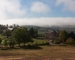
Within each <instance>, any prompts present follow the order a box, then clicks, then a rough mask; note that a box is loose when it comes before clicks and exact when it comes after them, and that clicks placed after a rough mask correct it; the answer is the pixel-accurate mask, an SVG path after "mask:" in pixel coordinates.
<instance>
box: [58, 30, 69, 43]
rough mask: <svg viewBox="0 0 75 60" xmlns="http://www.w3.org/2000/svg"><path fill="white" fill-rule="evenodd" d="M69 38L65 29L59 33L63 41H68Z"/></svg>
mask: <svg viewBox="0 0 75 60" xmlns="http://www.w3.org/2000/svg"><path fill="white" fill-rule="evenodd" d="M67 38H68V33H67V32H66V31H65V30H62V31H61V32H60V33H59V39H60V40H62V42H63V43H64V42H66V39H67Z"/></svg>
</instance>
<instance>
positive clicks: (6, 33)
mask: <svg viewBox="0 0 75 60" xmlns="http://www.w3.org/2000/svg"><path fill="white" fill-rule="evenodd" d="M2 34H3V35H5V36H7V38H9V36H11V31H10V30H5V31H4V32H3V33H2Z"/></svg>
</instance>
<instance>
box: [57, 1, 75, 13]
mask: <svg viewBox="0 0 75 60" xmlns="http://www.w3.org/2000/svg"><path fill="white" fill-rule="evenodd" d="M60 4H63V5H64V6H63V10H64V11H67V10H68V11H71V12H74V13H75V7H74V6H75V0H57V1H56V6H59V5H60Z"/></svg>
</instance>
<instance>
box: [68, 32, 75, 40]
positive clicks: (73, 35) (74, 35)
mask: <svg viewBox="0 0 75 60" xmlns="http://www.w3.org/2000/svg"><path fill="white" fill-rule="evenodd" d="M68 38H73V39H74V40H75V34H74V33H73V32H71V33H69V34H68Z"/></svg>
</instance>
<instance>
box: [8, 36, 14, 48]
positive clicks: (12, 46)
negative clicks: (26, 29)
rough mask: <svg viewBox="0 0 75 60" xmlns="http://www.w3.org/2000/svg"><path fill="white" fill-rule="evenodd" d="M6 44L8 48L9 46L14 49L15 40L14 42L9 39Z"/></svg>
mask: <svg viewBox="0 0 75 60" xmlns="http://www.w3.org/2000/svg"><path fill="white" fill-rule="evenodd" d="M8 44H9V46H10V47H11V48H14V45H15V40H14V39H13V38H12V37H10V38H9V40H8Z"/></svg>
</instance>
